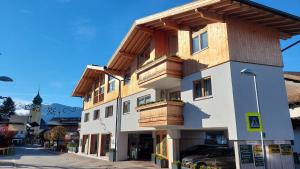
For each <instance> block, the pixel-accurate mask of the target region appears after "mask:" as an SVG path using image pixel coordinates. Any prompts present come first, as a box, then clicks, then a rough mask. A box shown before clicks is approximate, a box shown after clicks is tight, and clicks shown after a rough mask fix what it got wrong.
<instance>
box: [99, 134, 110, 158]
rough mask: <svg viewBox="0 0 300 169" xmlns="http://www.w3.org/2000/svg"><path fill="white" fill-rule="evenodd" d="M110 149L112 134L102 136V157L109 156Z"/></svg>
mask: <svg viewBox="0 0 300 169" xmlns="http://www.w3.org/2000/svg"><path fill="white" fill-rule="evenodd" d="M109 149H110V134H102V135H101V151H100V156H108V155H109Z"/></svg>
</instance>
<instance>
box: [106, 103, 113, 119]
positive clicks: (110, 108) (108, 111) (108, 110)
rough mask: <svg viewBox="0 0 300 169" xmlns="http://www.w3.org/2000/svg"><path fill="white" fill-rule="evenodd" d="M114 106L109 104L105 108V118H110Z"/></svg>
mask: <svg viewBox="0 0 300 169" xmlns="http://www.w3.org/2000/svg"><path fill="white" fill-rule="evenodd" d="M113 111H114V107H113V106H107V107H106V108H105V118H108V117H110V116H112V115H113Z"/></svg>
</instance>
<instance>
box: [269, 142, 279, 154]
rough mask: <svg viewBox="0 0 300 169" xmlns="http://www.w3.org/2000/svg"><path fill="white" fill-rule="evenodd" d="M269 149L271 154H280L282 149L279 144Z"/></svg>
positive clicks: (272, 145) (270, 146)
mask: <svg viewBox="0 0 300 169" xmlns="http://www.w3.org/2000/svg"><path fill="white" fill-rule="evenodd" d="M268 147H269V154H280V147H279V145H278V144H270V145H268Z"/></svg>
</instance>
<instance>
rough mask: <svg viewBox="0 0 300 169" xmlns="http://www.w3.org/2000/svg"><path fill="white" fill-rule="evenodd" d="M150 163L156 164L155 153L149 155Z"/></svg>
mask: <svg viewBox="0 0 300 169" xmlns="http://www.w3.org/2000/svg"><path fill="white" fill-rule="evenodd" d="M151 161H152V162H153V163H154V164H156V154H155V153H152V154H151Z"/></svg>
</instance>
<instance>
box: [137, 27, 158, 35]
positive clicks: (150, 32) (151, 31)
mask: <svg viewBox="0 0 300 169" xmlns="http://www.w3.org/2000/svg"><path fill="white" fill-rule="evenodd" d="M136 28H137V29H138V30H139V31H142V32H144V33H148V34H150V35H152V34H153V32H154V31H153V30H152V29H150V28H147V27H145V26H136Z"/></svg>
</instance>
